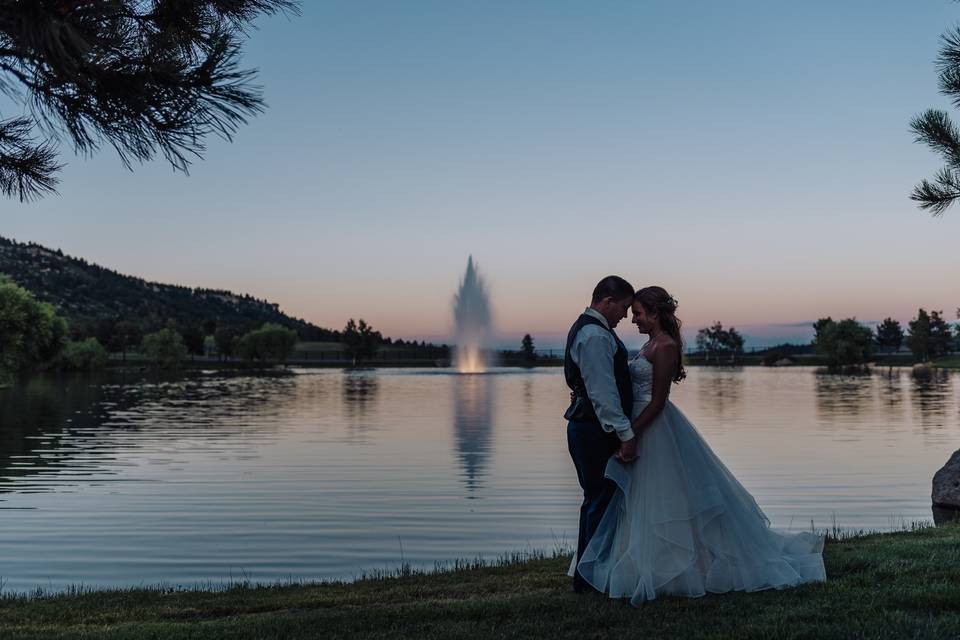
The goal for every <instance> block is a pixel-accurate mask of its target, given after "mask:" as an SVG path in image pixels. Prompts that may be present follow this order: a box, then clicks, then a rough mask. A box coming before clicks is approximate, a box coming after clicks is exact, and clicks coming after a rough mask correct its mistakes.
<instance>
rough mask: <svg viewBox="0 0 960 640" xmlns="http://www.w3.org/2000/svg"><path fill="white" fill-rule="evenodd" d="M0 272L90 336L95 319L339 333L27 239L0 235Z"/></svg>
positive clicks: (234, 297)
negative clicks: (266, 326)
mask: <svg viewBox="0 0 960 640" xmlns="http://www.w3.org/2000/svg"><path fill="white" fill-rule="evenodd" d="M0 273H2V274H5V275H7V276H9V277H10V278H11V279H13V280H14V281H15V282H16V283H17V284H19V285H20V286H22V287H23V288H25V289H27V290H28V291H30V292H31V293H33V294H34V295H35V296H36V297H37V298H38V299H40V300H43V301H44V302H49V303H50V304H52V305H53V306H54V307H56V308H57V311H58V312H59V313H60V315H62V316H63V317H64V318H66V319H67V321H68V322H69V323H70V325H71V333H73V334H74V335H93V334H94V333H95V328H96V326H97V323H99V322H101V321H104V320H113V321H120V320H126V321H129V322H133V323H134V324H136V325H138V326H141V327H143V328H144V329H146V330H156V329H160V328H162V327H164V326H166V324H167V323H168V322H169V321H171V320H172V321H173V322H175V323H176V324H178V325H180V326H196V327H200V326H203V324H204V323H208V322H210V321H216V323H217V326H218V327H235V328H237V329H239V330H248V329H251V328H254V327H258V326H260V325H262V324H263V323H264V322H274V323H277V324H280V325H283V326H285V327H288V328H290V329H293V330H294V331H296V332H297V334H298V335H299V337H300V339H301V340H305V341H339V340H340V332H339V331H333V330H331V329H324V328H322V327H318V326H316V325H314V324H312V323H310V322H307V321H306V320H303V319H301V318H295V317H292V316H289V315H287V314H285V313H283V312H282V311H280V307H279V305H277V304H276V303H272V302H268V301H267V300H260V299H257V298H254V297H252V296H250V295H248V294H242V295H241V294H237V293H233V292H232V291H225V290H219V289H203V288H191V287H184V286H179V285H172V284H162V283H159V282H150V281H147V280H144V279H142V278H136V277H134V276H127V275H123V274H121V273H118V272H116V271H113V270H112V269H107V268H104V267H101V266H99V265H96V264H91V263H89V262H87V261H86V260H84V259H83V258H74V257H72V256H68V255H65V254H64V253H63V252H62V251H60V250H59V249H56V250H53V249H49V248H47V247H44V246H42V245H39V244H36V243H33V242H27V243H22V242H17V241H16V240H12V239H8V238H4V237H0Z"/></svg>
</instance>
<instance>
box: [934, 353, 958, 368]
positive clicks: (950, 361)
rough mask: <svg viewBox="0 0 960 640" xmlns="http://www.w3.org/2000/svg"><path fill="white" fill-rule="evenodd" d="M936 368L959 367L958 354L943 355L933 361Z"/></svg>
mask: <svg viewBox="0 0 960 640" xmlns="http://www.w3.org/2000/svg"><path fill="white" fill-rule="evenodd" d="M933 366H934V367H936V368H937V369H960V355H954V356H943V357H942V358H937V359H936V360H934V361H933Z"/></svg>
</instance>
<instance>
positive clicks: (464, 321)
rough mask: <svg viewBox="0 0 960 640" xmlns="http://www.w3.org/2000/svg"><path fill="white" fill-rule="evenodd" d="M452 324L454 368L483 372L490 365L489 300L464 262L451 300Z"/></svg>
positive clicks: (480, 281)
mask: <svg viewBox="0 0 960 640" xmlns="http://www.w3.org/2000/svg"><path fill="white" fill-rule="evenodd" d="M453 324H454V340H455V342H456V350H455V351H454V366H456V368H457V369H458V370H459V371H460V373H482V372H484V371H486V369H487V367H488V366H489V365H490V351H489V345H490V337H491V335H492V330H491V324H492V323H491V313H490V299H489V297H488V296H487V289H486V286H485V285H484V283H483V279H482V278H481V277H480V274H479V273H478V272H477V268H476V266H475V265H474V264H473V256H470V257H469V258H468V259H467V271H466V273H464V275H463V280H462V281H461V282H460V289H459V290H458V291H457V293H456V295H455V296H454V297H453Z"/></svg>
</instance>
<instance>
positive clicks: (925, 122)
mask: <svg viewBox="0 0 960 640" xmlns="http://www.w3.org/2000/svg"><path fill="white" fill-rule="evenodd" d="M910 129H911V130H912V131H913V133H914V135H915V136H916V137H915V138H914V141H915V142H921V143H923V144H926V145H927V146H929V147H930V148H931V149H933V150H934V151H936V152H937V153H939V154H940V155H941V156H943V158H944V160H945V161H946V163H947V164H948V165H950V166H957V167H960V130H958V129H957V127H956V126H955V125H954V124H953V121H952V120H951V119H950V116H949V115H947V113H946V112H945V111H938V110H936V109H930V110H928V111H926V112H925V113H923V114H921V115H919V116H916V117H915V118H914V119H913V120H912V121H911V122H910Z"/></svg>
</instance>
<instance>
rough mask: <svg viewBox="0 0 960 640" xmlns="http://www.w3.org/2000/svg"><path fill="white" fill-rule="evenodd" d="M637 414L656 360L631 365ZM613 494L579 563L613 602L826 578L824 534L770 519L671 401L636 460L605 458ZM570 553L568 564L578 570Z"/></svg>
mask: <svg viewBox="0 0 960 640" xmlns="http://www.w3.org/2000/svg"><path fill="white" fill-rule="evenodd" d="M630 374H631V376H632V378H633V394H634V410H633V416H632V417H633V418H636V417H637V416H638V415H639V414H640V412H641V411H642V410H643V408H644V407H645V406H646V405H647V403H649V402H650V398H651V390H652V386H653V365H652V364H650V362H649V361H648V360H647V359H646V358H645V357H643V356H642V355H638V356H637V357H636V358H634V359H633V360H632V361H631V362H630ZM606 475H607V477H608V478H609V479H610V480H612V481H613V482H615V483H616V484H617V486H618V490H617V492H616V495H615V496H614V498H613V500H612V501H611V502H610V506H609V507H608V508H607V511H606V513H605V514H604V516H603V519H602V520H601V522H600V525H599V528H598V529H597V532H596V534H595V535H594V536H593V538H592V539H591V540H590V543H589V544H588V545H587V548H586V549H585V550H584V553H583V557H582V558H580V560H579V570H580V574H581V575H582V576H583V577H584V578H585V579H586V580H587V581H588V582H589V583H590V584H592V585H593V586H594V587H595V588H597V589H598V590H600V591H603V592H605V593H608V594H609V595H610V597H612V598H629V599H630V602H631V603H632V604H634V605H638V604H640V603H642V602H643V601H645V600H653V599H654V598H656V597H657V596H663V595H670V596H688V597H699V596H702V595H704V594H706V593H707V592H710V593H726V592H728V591H758V590H761V589H770V588H776V589H779V588H783V587H790V586H794V585H798V584H801V583H804V582H822V581H824V580H825V579H826V572H825V570H824V566H823V555H822V554H823V536H821V535H818V534H814V533H810V532H784V531H777V530H775V529H771V528H770V521H769V520H768V519H767V517H766V516H765V515H764V513H763V511H761V510H760V507H759V506H757V503H756V501H755V500H754V499H753V496H751V495H750V493H749V492H747V490H746V489H744V488H743V485H741V484H740V483H739V482H738V481H737V479H736V478H735V477H733V474H731V473H730V471H729V470H728V469H727V468H726V467H725V466H724V464H723V463H722V462H721V461H720V459H719V458H718V457H717V456H716V454H714V453H713V451H711V450H710V447H709V446H707V443H706V442H705V441H704V439H703V438H702V437H701V436H700V434H699V433H698V432H697V430H696V429H695V428H694V426H693V425H692V424H691V423H690V421H689V420H687V418H686V416H684V415H683V414H682V413H681V412H680V410H679V409H677V407H676V406H674V405H673V403H671V402H669V401H667V403H666V406H665V407H664V409H663V411H662V412H661V413H660V415H658V416H657V417H656V418H655V419H654V421H653V422H652V423H651V424H650V425H649V426H648V427H647V428H646V429H644V430H643V432H642V433H641V435H640V438H639V440H638V443H637V459H636V460H635V461H634V462H633V463H632V464H630V465H625V464H623V463H621V462H619V461H617V460H616V459H615V458H611V459H610V462H609V463H607V470H606ZM576 563H577V558H574V560H573V564H571V567H570V569H571V571H570V573H571V575H572V574H573V568H574V567H575V566H577V564H576Z"/></svg>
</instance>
